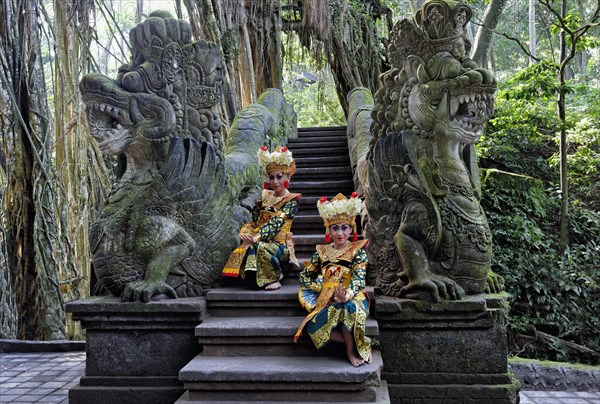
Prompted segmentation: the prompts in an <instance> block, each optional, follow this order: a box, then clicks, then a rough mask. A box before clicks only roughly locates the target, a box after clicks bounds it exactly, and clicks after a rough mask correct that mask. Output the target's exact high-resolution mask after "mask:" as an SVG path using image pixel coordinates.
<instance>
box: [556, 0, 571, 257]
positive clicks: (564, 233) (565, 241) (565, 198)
mask: <svg viewBox="0 0 600 404" xmlns="http://www.w3.org/2000/svg"><path fill="white" fill-rule="evenodd" d="M560 15H561V19H562V20H563V21H564V19H565V17H566V16H567V0H562V4H561V8H560ZM567 46H568V45H567V36H566V33H565V31H564V30H561V32H560V40H559V51H560V66H559V71H558V81H559V83H560V89H559V91H558V100H557V106H558V119H559V120H560V123H561V125H560V146H559V156H560V190H561V200H560V240H559V244H560V249H561V251H565V250H566V249H567V247H568V246H569V178H568V176H567V172H568V171H567V148H568V145H567V127H566V121H567V118H566V115H567V114H566V110H565V95H566V91H565V81H566V79H565V69H566V67H567V62H568V60H567ZM571 46H573V47H575V44H572V45H571Z"/></svg>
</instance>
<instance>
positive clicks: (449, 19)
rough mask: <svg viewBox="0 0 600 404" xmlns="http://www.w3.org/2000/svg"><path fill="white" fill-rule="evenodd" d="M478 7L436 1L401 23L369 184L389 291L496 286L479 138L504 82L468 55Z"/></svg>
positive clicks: (373, 249) (454, 293) (432, 295)
mask: <svg viewBox="0 0 600 404" xmlns="http://www.w3.org/2000/svg"><path fill="white" fill-rule="evenodd" d="M470 17H471V9H470V8H469V7H467V6H466V5H464V4H462V3H461V2H457V1H453V0H428V1H426V2H425V3H424V4H423V6H422V8H421V9H420V11H418V12H417V14H416V15H415V17H414V18H413V19H412V20H408V19H404V20H402V21H399V22H398V23H397V24H396V25H395V26H394V28H393V30H392V34H391V38H390V45H389V49H388V51H389V58H390V62H391V65H392V68H391V69H390V70H389V71H387V72H386V73H384V74H382V76H381V77H380V82H381V87H380V89H379V90H378V91H377V93H376V95H375V107H374V109H373V112H372V119H373V124H372V127H371V134H372V136H373V137H372V139H371V143H370V146H369V151H368V154H367V180H366V181H365V182H366V183H364V184H363V186H364V189H365V195H366V208H367V210H368V219H367V220H368V223H367V225H366V233H367V236H368V237H369V239H370V240H371V244H370V247H369V262H370V267H371V268H374V269H375V270H376V271H377V274H376V286H378V287H379V288H380V289H381V291H382V292H383V294H385V295H389V296H396V297H406V298H416V299H421V300H433V301H438V300H439V299H440V298H441V299H452V300H453V299H460V298H462V297H463V296H464V295H465V294H478V293H483V292H486V291H487V292H496V291H500V290H501V289H502V288H503V280H502V278H501V277H499V276H496V275H495V274H493V273H492V272H491V270H490V267H491V257H492V240H491V234H490V229H489V226H488V222H487V219H486V216H485V213H484V211H483V210H482V208H481V205H480V203H479V201H480V183H479V172H478V170H479V168H478V165H477V163H476V156H475V151H474V146H473V145H474V144H475V143H477V142H478V140H479V138H480V136H481V131H482V127H483V125H484V123H485V122H487V121H488V120H489V119H490V117H491V115H492V113H493V109H494V98H493V95H494V92H495V91H496V81H495V79H494V77H493V76H492V74H491V73H490V72H489V71H487V70H485V69H482V68H479V67H478V65H477V64H476V63H475V62H473V61H472V60H470V59H469V58H467V57H466V55H467V53H468V51H469V49H470V47H471V45H470V43H469V41H468V39H467V38H466V36H465V26H466V24H467V22H468V21H469V19H470Z"/></svg>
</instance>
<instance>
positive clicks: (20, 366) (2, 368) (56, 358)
mask: <svg viewBox="0 0 600 404" xmlns="http://www.w3.org/2000/svg"><path fill="white" fill-rule="evenodd" d="M84 371H85V352H52V353H9V354H6V353H0V403H2V404H4V403H61V404H63V403H64V404H67V403H68V402H69V399H68V394H69V389H70V388H71V387H73V386H76V385H77V383H79V377H80V376H81V375H83V373H84ZM521 404H600V391H597V392H594V391H585V392H583V391H532V390H523V391H521Z"/></svg>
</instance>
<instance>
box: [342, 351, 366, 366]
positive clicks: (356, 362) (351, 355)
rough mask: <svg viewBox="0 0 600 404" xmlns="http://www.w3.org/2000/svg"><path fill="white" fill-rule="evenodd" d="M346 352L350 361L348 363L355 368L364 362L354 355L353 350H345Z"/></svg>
mask: <svg viewBox="0 0 600 404" xmlns="http://www.w3.org/2000/svg"><path fill="white" fill-rule="evenodd" d="M346 354H347V355H348V360H349V361H350V364H351V365H352V366H354V367H355V368H356V367H359V366H360V365H362V364H363V363H365V361H364V360H362V358H359V357H358V356H356V355H354V352H346Z"/></svg>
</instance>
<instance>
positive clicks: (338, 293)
mask: <svg viewBox="0 0 600 404" xmlns="http://www.w3.org/2000/svg"><path fill="white" fill-rule="evenodd" d="M333 299H334V300H335V301H336V302H337V303H346V302H347V301H348V300H349V299H350V294H349V293H348V289H346V288H345V287H343V286H341V285H340V286H336V287H335V288H334V290H333Z"/></svg>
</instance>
